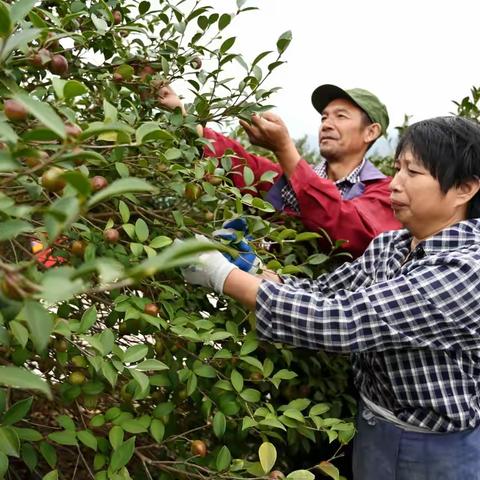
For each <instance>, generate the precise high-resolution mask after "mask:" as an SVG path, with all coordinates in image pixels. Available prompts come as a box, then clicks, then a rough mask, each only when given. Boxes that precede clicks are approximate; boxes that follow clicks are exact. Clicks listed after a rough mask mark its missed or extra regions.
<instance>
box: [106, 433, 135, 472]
mask: <svg viewBox="0 0 480 480" xmlns="http://www.w3.org/2000/svg"><path fill="white" fill-rule="evenodd" d="M134 450H135V437H131V438H129V439H128V440H127V441H126V442H124V443H123V444H122V445H120V446H119V447H118V448H117V449H116V450H115V451H114V452H113V454H112V457H111V460H110V468H111V469H112V471H114V472H116V471H117V470H120V469H121V468H122V467H124V466H125V465H127V463H128V462H129V461H130V459H131V458H132V455H133V452H134Z"/></svg>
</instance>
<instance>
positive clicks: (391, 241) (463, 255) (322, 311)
mask: <svg viewBox="0 0 480 480" xmlns="http://www.w3.org/2000/svg"><path fill="white" fill-rule="evenodd" d="M395 165H396V170H397V173H396V175H395V177H394V179H393V180H392V182H391V185H390V191H391V202H392V209H393V211H394V213H395V216H396V218H397V219H398V220H399V221H400V222H402V224H403V225H404V227H405V229H404V230H398V231H391V232H386V233H383V234H381V235H380V236H378V237H377V238H376V239H374V240H373V241H372V243H371V244H370V246H369V247H368V249H367V250H366V252H365V254H364V255H363V256H361V257H360V258H358V259H357V260H355V261H354V262H353V263H351V264H345V265H343V266H341V267H340V268H339V269H338V270H336V271H334V272H332V273H329V274H324V275H321V276H320V277H318V278H317V279H315V280H308V279H299V278H295V277H288V276H281V277H279V276H276V275H274V274H263V275H261V276H260V275H251V274H249V273H246V272H244V271H242V270H240V269H238V268H237V267H236V266H234V265H232V264H231V263H230V262H228V260H226V259H225V257H223V256H222V255H221V254H220V253H219V252H213V253H212V252H209V253H205V254H202V255H201V256H200V265H197V266H194V267H191V268H188V269H186V270H185V271H184V276H185V278H186V280H187V281H189V282H190V283H196V284H200V285H203V286H207V287H210V288H214V289H215V290H216V291H217V292H218V293H224V294H226V295H229V296H231V297H233V298H235V299H237V300H238V301H240V302H241V303H243V304H244V305H246V306H247V307H249V308H251V309H252V310H255V312H256V317H257V331H258V335H259V336H260V337H261V338H264V339H267V340H271V341H275V342H284V343H289V344H292V345H297V346H301V347H306V348H311V349H324V350H328V351H332V352H342V353H351V354H352V361H353V368H354V374H355V382H356V385H357V388H358V391H359V393H360V397H361V398H360V400H361V402H360V408H359V414H358V418H357V429H358V434H357V437H356V439H355V443H354V478H355V480H367V479H368V480H377V479H378V480H390V479H392V480H393V479H395V480H439V479H446V480H457V479H462V480H463V479H465V480H475V479H479V480H480V306H479V303H478V292H479V291H480V218H479V217H480V193H478V192H479V189H480V180H479V179H480V126H479V125H478V124H477V123H475V122H473V121H470V120H466V119H463V118H459V117H441V118H434V119H431V120H425V121H422V122H418V123H416V124H414V125H412V126H411V127H410V128H409V129H408V130H407V132H406V134H405V135H404V137H403V138H402V139H401V140H400V143H399V145H398V147H397V151H396V155H395Z"/></svg>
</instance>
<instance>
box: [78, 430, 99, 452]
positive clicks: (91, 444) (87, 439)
mask: <svg viewBox="0 0 480 480" xmlns="http://www.w3.org/2000/svg"><path fill="white" fill-rule="evenodd" d="M77 437H78V439H79V440H80V441H81V442H82V443H83V444H84V445H85V446H86V447H88V448H91V449H92V450H95V451H97V439H96V438H95V435H94V434H93V433H92V432H91V431H90V430H80V431H79V432H77Z"/></svg>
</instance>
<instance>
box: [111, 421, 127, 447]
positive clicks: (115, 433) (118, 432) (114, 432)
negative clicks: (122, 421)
mask: <svg viewBox="0 0 480 480" xmlns="http://www.w3.org/2000/svg"><path fill="white" fill-rule="evenodd" d="M123 436H124V432H123V428H122V427H120V426H118V425H114V426H113V427H112V428H111V429H110V431H109V432H108V440H109V441H110V445H111V446H112V448H113V449H114V450H116V449H117V448H118V447H120V445H122V444H123Z"/></svg>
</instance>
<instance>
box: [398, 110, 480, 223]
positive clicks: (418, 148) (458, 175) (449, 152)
mask: <svg viewBox="0 0 480 480" xmlns="http://www.w3.org/2000/svg"><path fill="white" fill-rule="evenodd" d="M407 149H408V150H410V151H411V152H412V155H413V156H414V157H415V158H416V159H417V160H418V161H419V162H421V163H422V164H423V165H424V166H425V168H427V169H428V171H429V172H430V174H431V175H432V176H433V177H435V178H436V179H437V180H438V182H439V183H440V188H441V190H442V192H444V193H446V192H447V191H448V190H450V188H452V187H454V186H459V185H461V184H462V183H466V182H468V181H470V180H474V179H478V178H480V124H479V123H477V122H475V121H474V120H469V119H466V118H462V117H456V116H449V117H437V118H431V119H429V120H422V121H421V122H417V123H414V124H413V125H411V126H410V127H408V128H407V130H406V131H405V133H404V135H403V136H402V138H401V139H400V141H399V143H398V145H397V149H396V151H395V158H398V157H399V156H400V154H401V153H402V152H403V151H404V150H407ZM467 215H468V218H478V217H480V193H477V194H476V195H475V196H474V197H473V198H472V200H470V203H469V208H468V214H467Z"/></svg>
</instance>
